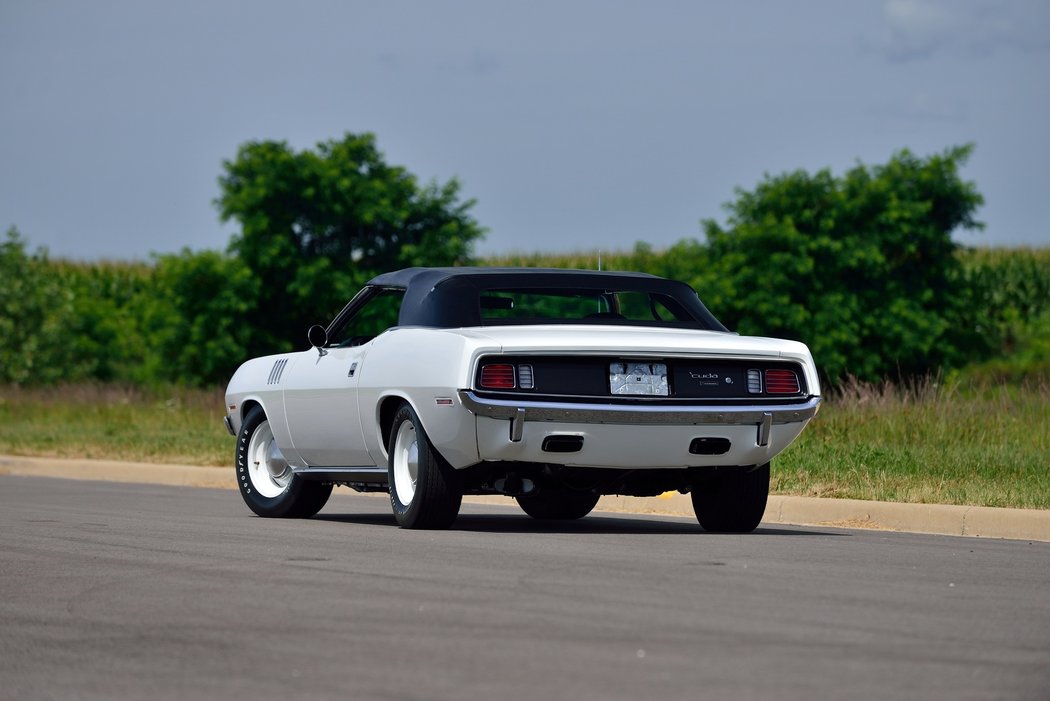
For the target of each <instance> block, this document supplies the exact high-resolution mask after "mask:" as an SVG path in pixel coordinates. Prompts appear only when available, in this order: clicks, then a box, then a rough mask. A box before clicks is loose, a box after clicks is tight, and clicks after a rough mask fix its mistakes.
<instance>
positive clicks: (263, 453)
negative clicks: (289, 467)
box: [234, 407, 332, 518]
mask: <svg viewBox="0 0 1050 701" xmlns="http://www.w3.org/2000/svg"><path fill="white" fill-rule="evenodd" d="M253 439H254V440H253ZM272 440H273V433H272V432H270V427H269V422H268V421H267V419H266V414H265V413H264V412H263V410H262V407H255V408H254V409H252V410H251V411H249V412H248V415H247V416H246V417H245V418H244V423H243V424H241V431H240V433H239V434H238V435H237V452H236V454H235V458H234V464H235V466H236V469H237V487H238V489H239V490H240V492H241V497H242V498H243V499H244V503H245V504H247V505H248V508H249V509H251V510H252V511H254V512H255V513H257V514H258V515H260V516H264V517H266V518H310V517H311V516H313V515H314V514H316V513H317V512H318V511H320V510H321V508H322V507H323V506H324V505H325V504H326V503H327V502H328V497H330V496H331V495H332V485H331V484H324V483H322V482H310V481H307V480H304V479H303V478H302V477H299V476H298V475H294V474H291V473H290V472H285V473H282V474H281V475H279V476H277V477H276V478H275V477H273V476H272V473H271V472H270V471H269V470H268V469H267V468H268V466H267V462H269V461H268V460H267V459H266V457H267V456H270V457H271V458H272V459H275V460H274V461H275V462H276V461H279V459H280V454H279V453H277V454H276V455H273V454H272V453H271V450H272V449H271V445H270V443H272Z"/></svg>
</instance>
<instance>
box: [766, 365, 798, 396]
mask: <svg viewBox="0 0 1050 701" xmlns="http://www.w3.org/2000/svg"><path fill="white" fill-rule="evenodd" d="M766 392H767V393H768V394H798V393H799V386H798V375H796V374H795V373H794V372H793V371H791V370H766Z"/></svg>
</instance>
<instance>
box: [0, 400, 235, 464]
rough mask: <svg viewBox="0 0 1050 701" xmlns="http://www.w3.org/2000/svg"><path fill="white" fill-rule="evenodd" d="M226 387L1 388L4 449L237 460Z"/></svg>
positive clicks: (0, 444) (134, 458)
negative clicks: (226, 415)
mask: <svg viewBox="0 0 1050 701" xmlns="http://www.w3.org/2000/svg"><path fill="white" fill-rule="evenodd" d="M224 404H225V402H224V401H223V396H222V392H221V391H219V390H217V389H213V390H198V389H185V388H165V389H142V388H138V387H126V386H115V385H97V384H78V385H66V386H58V387H51V388H46V389H22V388H17V387H5V388H3V389H2V390H0V454H6V455H33V456H40V457H55V458H92V459H104V460H124V461H129V462H157V463H171V464H179V465H232V464H233V463H232V461H233V438H231V437H230V434H228V433H227V432H226V428H225V427H224V426H223V424H222V417H223V405H224Z"/></svg>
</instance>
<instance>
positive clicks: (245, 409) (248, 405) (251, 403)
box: [241, 399, 265, 424]
mask: <svg viewBox="0 0 1050 701" xmlns="http://www.w3.org/2000/svg"><path fill="white" fill-rule="evenodd" d="M261 406H262V404H260V403H259V402H257V401H255V400H254V399H249V400H248V401H246V402H244V403H243V404H241V423H242V424H243V423H244V420H245V419H246V418H248V414H250V413H251V411H252V409H254V408H255V407H261ZM264 411H265V410H264Z"/></svg>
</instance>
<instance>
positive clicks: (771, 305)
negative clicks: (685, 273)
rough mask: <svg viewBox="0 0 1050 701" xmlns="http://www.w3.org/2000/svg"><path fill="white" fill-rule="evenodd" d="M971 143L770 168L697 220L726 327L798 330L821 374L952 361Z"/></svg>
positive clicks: (972, 204) (893, 371) (972, 206)
mask: <svg viewBox="0 0 1050 701" xmlns="http://www.w3.org/2000/svg"><path fill="white" fill-rule="evenodd" d="M970 150H971V149H970V148H969V147H963V148H954V149H950V150H948V151H946V152H944V153H943V154H939V155H935V156H931V157H928V158H918V157H916V156H914V155H912V154H911V153H909V152H907V151H902V152H900V153H898V154H897V155H895V156H894V157H893V158H891V159H890V161H889V162H888V163H887V164H885V165H881V166H873V167H870V166H864V165H858V166H856V167H855V168H853V169H851V170H849V171H848V172H846V173H845V174H844V175H843V176H841V177H835V176H833V175H832V174H831V173H830V172H829V171H827V170H822V171H820V172H818V173H816V174H814V175H810V174H809V173H806V172H803V171H798V172H794V173H787V174H784V175H780V176H776V177H769V176H767V177H766V178H765V179H764V180H763V181H762V182H761V183H760V184H759V185H758V187H757V188H756V189H755V190H754V191H753V192H745V191H738V197H737V200H736V201H735V202H733V203H731V204H729V205H727V207H728V210H729V220H728V223H727V226H725V227H723V226H721V225H719V224H717V223H716V222H714V221H712V220H705V221H704V222H703V226H704V230H705V232H706V234H707V255H708V262H709V266H708V267H707V268H706V269H705V270H702V271H698V272H697V276H698V280H697V282H698V283H699V284H698V287H699V289H701V290H703V291H704V294H705V296H706V298H707V302H708V306H709V307H710V308H711V309H712V311H713V312H714V313H715V314H716V315H717V316H719V317H720V318H721V319H722V321H723V323H725V324H726V325H727V326H729V327H730V328H734V329H737V330H739V331H740V332H741V333H745V334H763V335H771V336H780V337H786V338H794V339H798V340H801V341H805V342H806V343H807V344H808V345H809V347H810V349H811V350H812V351H813V354H814V356H815V359H816V361H817V365H818V366H819V367H820V368H821V371H822V372H823V373H824V374H825V376H826V377H827V378H829V379H831V380H833V381H834V380H837V379H839V378H843V377H846V376H854V377H858V378H861V379H863V380H877V379H879V378H882V377H901V376H903V377H908V376H917V375H923V374H926V373H929V372H931V371H934V370H936V369H937V368H940V367H944V366H952V365H958V364H960V363H961V362H962V361H963V360H964V359H965V358H964V356H963V355H962V354H961V353H960V351H959V345H960V344H961V343H965V342H968V339H966V338H964V336H965V334H963V333H962V328H963V327H962V326H961V324H960V319H959V316H960V314H961V312H962V309H961V302H962V300H963V299H964V297H965V295H964V294H963V292H964V278H963V275H962V270H961V265H960V263H959V260H958V258H957V257H956V256H955V250H956V245H955V244H954V243H953V242H952V238H951V234H952V232H953V231H954V230H956V229H957V228H960V227H961V228H979V227H980V226H981V224H980V223H979V222H977V221H976V220H975V219H974V213H975V212H976V209H977V207H978V205H980V204H981V202H982V198H981V196H980V194H978V192H977V190H976V188H975V186H974V185H973V183H970V182H965V181H963V180H961V179H960V178H959V175H958V169H959V168H960V166H961V165H962V164H963V163H965V161H966V158H967V157H968V156H969V154H970Z"/></svg>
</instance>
